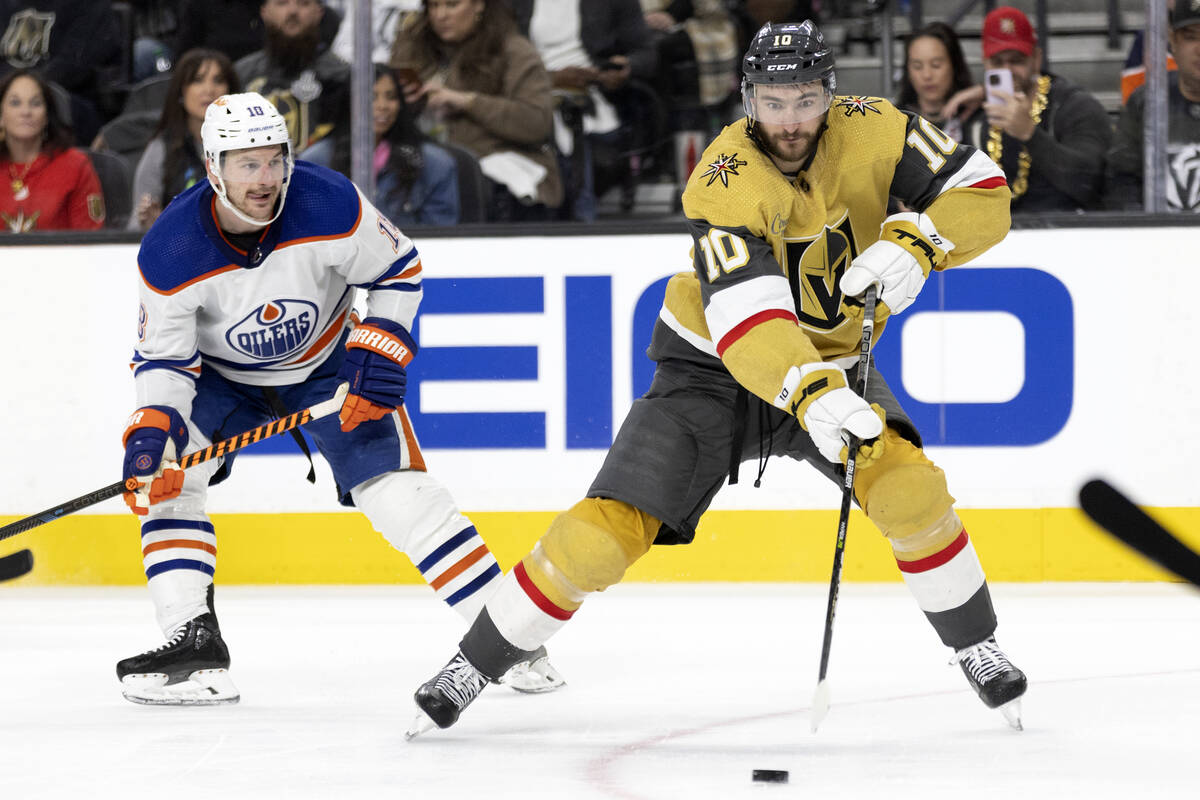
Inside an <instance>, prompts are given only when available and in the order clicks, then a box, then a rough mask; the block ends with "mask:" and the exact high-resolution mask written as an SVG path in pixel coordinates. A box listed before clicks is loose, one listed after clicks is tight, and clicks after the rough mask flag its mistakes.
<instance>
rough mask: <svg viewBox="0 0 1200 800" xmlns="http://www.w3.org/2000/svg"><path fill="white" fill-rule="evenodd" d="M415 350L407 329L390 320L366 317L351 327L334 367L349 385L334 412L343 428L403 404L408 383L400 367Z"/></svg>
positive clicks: (404, 365) (406, 362) (347, 429)
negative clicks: (342, 355)
mask: <svg viewBox="0 0 1200 800" xmlns="http://www.w3.org/2000/svg"><path fill="white" fill-rule="evenodd" d="M416 350H417V348H416V345H414V344H413V341H412V337H410V336H409V335H408V331H406V330H404V328H403V327H402V326H400V325H399V324H397V323H395V322H393V321H391V320H390V319H383V318H382V317H367V318H366V319H364V320H363V321H362V323H361V324H359V325H358V326H357V327H355V329H354V330H353V331H352V332H351V333H350V338H349V339H347V340H346V360H345V361H344V362H342V366H341V369H339V370H338V378H339V379H340V380H343V381H346V382H347V383H349V384H350V392H349V394H347V395H346V400H345V402H343V403H342V410H341V412H340V413H339V414H338V419H339V420H341V423H342V430H343V431H345V432H347V433H348V432H350V431H352V430H354V429H355V428H357V427H358V425H359V423H362V422H367V421H369V420H376V419H382V418H383V417H385V416H387V415H388V414H390V413H392V412H393V411H395V410H396V409H397V408H399V407H400V406H401V405H402V404H403V403H404V390H405V388H406V387H407V385H408V377H407V374H406V373H405V371H404V368H405V367H406V366H408V362H410V361H412V358H413V355H414V354H415V353H416Z"/></svg>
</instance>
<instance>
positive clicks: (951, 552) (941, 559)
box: [896, 528, 968, 575]
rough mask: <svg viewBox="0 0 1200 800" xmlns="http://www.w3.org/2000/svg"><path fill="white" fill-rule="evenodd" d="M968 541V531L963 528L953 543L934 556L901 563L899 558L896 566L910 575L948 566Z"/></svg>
mask: <svg viewBox="0 0 1200 800" xmlns="http://www.w3.org/2000/svg"><path fill="white" fill-rule="evenodd" d="M967 541H968V539H967V529H966V528H963V529H962V530H961V531H959V533H958V536H956V537H955V538H954V541H953V542H951V543H950V544H948V545H947V546H946V547H944V548H943V549H941V550H939V551H938V552H936V553H934V554H933V555H931V556H925V558H919V559H917V560H916V561H901V560H900V559H898V558H897V559H896V564H897V565H899V567H900V571H901V572H907V573H909V574H910V575H911V574H913V573H916V572H928V571H929V570H931V569H937V568H938V567H940V566H942V565H943V564H946V563H947V562H949V561H950V559H952V558H954V557H955V556H956V555H958V554H959V553H961V552H962V550H963V548H964V547H966V546H967Z"/></svg>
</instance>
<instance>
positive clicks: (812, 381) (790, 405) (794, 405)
mask: <svg viewBox="0 0 1200 800" xmlns="http://www.w3.org/2000/svg"><path fill="white" fill-rule="evenodd" d="M845 386H847V383H846V371H845V370H843V369H842V368H841V367H839V366H838V365H837V364H834V363H832V362H829V361H817V362H814V363H811V364H804V365H802V366H799V367H792V368H791V369H789V370H788V373H787V376H786V377H784V379H783V386H782V387H781V388H780V390H779V394H777V395H776V396H775V399H774V400H773V401H772V404H773V405H774V406H775V407H776V408H780V409H783V410H784V411H787V412H788V413H790V414H791V415H792V416H794V417H795V418H796V419H798V420H799V421H800V425H801V426H803V425H804V413H805V412H806V411H807V410H808V407H809V406H810V405H811V404H812V402H813V401H814V400H816V399H817V398H818V397H820V396H821V395H823V394H825V393H826V392H829V391H832V390H834V389H840V388H844V387H845ZM806 430H807V429H806Z"/></svg>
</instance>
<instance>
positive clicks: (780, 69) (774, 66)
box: [767, 62, 800, 72]
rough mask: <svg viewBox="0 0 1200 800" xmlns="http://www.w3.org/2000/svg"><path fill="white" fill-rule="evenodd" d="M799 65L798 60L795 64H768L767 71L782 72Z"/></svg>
mask: <svg viewBox="0 0 1200 800" xmlns="http://www.w3.org/2000/svg"><path fill="white" fill-rule="evenodd" d="M799 66H800V64H799V63H798V62H797V63H795V64H768V65H767V72H783V71H784V70H789V69H796V68H797V67H799Z"/></svg>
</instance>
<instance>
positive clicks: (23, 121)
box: [0, 75, 46, 142]
mask: <svg viewBox="0 0 1200 800" xmlns="http://www.w3.org/2000/svg"><path fill="white" fill-rule="evenodd" d="M45 129H46V98H44V97H42V90H41V89H39V88H38V85H37V81H35V80H34V79H33V78H29V77H26V76H24V75H22V76H21V77H20V78H17V79H16V80H15V81H13V82H12V83H11V84H10V85H9V87H8V91H7V92H5V93H4V97H3V98H2V99H0V130H3V131H4V135H5V136H7V137H9V138H11V139H13V140H17V141H22V142H40V141H41V138H42V131H44V130H45Z"/></svg>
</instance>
